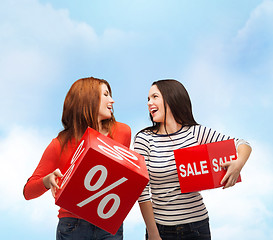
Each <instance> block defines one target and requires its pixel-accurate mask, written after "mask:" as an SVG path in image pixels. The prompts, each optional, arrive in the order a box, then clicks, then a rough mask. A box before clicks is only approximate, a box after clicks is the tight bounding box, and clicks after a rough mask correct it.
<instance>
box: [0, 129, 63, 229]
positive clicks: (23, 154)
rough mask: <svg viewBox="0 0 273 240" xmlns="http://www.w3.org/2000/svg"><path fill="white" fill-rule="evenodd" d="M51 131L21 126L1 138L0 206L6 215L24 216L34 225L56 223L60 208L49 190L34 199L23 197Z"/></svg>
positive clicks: (26, 220) (22, 217)
mask: <svg viewBox="0 0 273 240" xmlns="http://www.w3.org/2000/svg"><path fill="white" fill-rule="evenodd" d="M47 134H48V133H46V132H45V131H39V130H33V129H24V128H22V127H18V126H17V127H16V128H14V129H13V130H12V131H11V132H9V133H8V135H7V136H5V137H4V138H1V139H0V159H1V169H2V171H1V175H0V195H1V196H2V197H1V199H0V210H1V212H2V213H1V214H2V216H3V217H5V218H13V217H16V218H20V219H24V221H25V222H29V223H30V224H31V225H36V224H37V225H39V224H43V225H44V226H46V227H52V224H54V226H55V225H56V224H55V223H56V220H57V209H58V208H57V207H56V206H55V205H54V199H53V197H52V196H51V195H50V194H49V193H46V194H45V195H43V196H42V197H40V198H38V199H34V200H31V201H26V200H25V199H24V197H23V187H24V185H25V183H26V181H27V179H28V178H29V177H30V176H31V174H32V172H33V171H34V169H35V168H36V166H37V164H38V162H39V160H40V158H41V156H42V153H43V151H44V148H45V147H46V146H47V144H48V143H49V141H50V139H49V138H48V137H47Z"/></svg>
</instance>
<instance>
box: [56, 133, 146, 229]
mask: <svg viewBox="0 0 273 240" xmlns="http://www.w3.org/2000/svg"><path fill="white" fill-rule="evenodd" d="M148 181H149V176H148V172H147V168H146V164H145V160H144V157H143V156H141V155H139V154H138V153H136V152H134V151H132V150H130V149H129V148H127V147H125V146H123V145H122V144H120V143H118V142H116V141H114V140H112V139H110V138H108V137H106V136H104V135H102V134H100V133H99V132H97V131H95V130H94V129H92V128H88V129H87V130H86V132H85V134H84V135H83V137H82V139H81V141H80V143H79V145H78V148H77V150H76V151H75V153H74V156H73V157H72V159H71V162H70V163H69V165H68V166H67V168H66V172H65V174H64V177H63V178H62V179H61V182H60V186H61V189H60V190H59V191H58V192H57V194H56V199H55V203H56V205H58V206H60V207H62V208H64V209H66V210H68V211H70V212H72V213H74V214H76V215H78V216H79V217H80V218H83V219H85V220H87V221H89V222H90V223H92V224H94V225H96V226H98V227H100V228H102V229H104V230H106V231H107V232H109V233H111V234H115V233H116V232H117V230H118V229H119V227H120V226H121V224H122V222H123V221H124V219H125V217H126V216H127V214H128V213H129V211H130V210H131V208H132V207H133V205H134V203H135V202H136V200H137V199H138V197H139V196H140V194H141V193H142V191H143V189H144V188H145V186H146V185H147V183H148Z"/></svg>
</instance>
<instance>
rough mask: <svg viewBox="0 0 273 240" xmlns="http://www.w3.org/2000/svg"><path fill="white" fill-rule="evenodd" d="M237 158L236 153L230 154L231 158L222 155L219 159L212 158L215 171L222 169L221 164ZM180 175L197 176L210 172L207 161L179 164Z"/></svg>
mask: <svg viewBox="0 0 273 240" xmlns="http://www.w3.org/2000/svg"><path fill="white" fill-rule="evenodd" d="M235 159H236V156H235V155H230V156H229V158H227V157H220V158H219V160H218V159H217V158H214V159H213V160H212V165H213V168H212V169H213V171H214V172H219V171H221V170H222V167H221V164H223V163H226V162H229V161H233V160H235ZM179 171H180V176H181V177H189V176H197V175H201V174H207V173H209V170H208V165H207V161H206V160H204V161H200V162H193V163H188V164H187V165H186V166H185V165H184V164H180V166H179Z"/></svg>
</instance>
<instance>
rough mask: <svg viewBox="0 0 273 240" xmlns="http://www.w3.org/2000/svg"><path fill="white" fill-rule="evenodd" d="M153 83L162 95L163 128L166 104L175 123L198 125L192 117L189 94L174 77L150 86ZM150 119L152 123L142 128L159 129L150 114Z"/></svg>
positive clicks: (154, 130)
mask: <svg viewBox="0 0 273 240" xmlns="http://www.w3.org/2000/svg"><path fill="white" fill-rule="evenodd" d="M154 85H156V86H157V88H158V90H159V91H160V93H161V94H162V97H163V103H164V110H165V117H164V128H165V130H166V110H167V105H168V106H169V108H170V110H171V112H172V115H173V117H174V119H175V121H176V122H177V123H179V124H181V125H182V126H193V125H198V123H197V122H196V121H195V119H194V117H193V113H192V104H191V100H190V96H189V94H188V92H187V90H186V88H185V87H184V86H183V84H182V83H180V82H179V81H177V80H174V79H164V80H158V81H155V82H153V84H152V86H154ZM150 119H151V121H152V124H153V125H152V126H151V127H148V128H145V129H143V130H150V131H152V132H157V131H159V127H160V123H157V122H154V121H153V118H152V115H151V114H150ZM166 132H167V131H166Z"/></svg>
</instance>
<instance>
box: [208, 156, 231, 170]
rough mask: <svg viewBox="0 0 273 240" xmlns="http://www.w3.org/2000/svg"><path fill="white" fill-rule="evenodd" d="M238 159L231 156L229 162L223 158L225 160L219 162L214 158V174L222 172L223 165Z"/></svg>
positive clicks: (221, 159) (220, 159)
mask: <svg viewBox="0 0 273 240" xmlns="http://www.w3.org/2000/svg"><path fill="white" fill-rule="evenodd" d="M235 159H236V156H235V155H231V156H229V160H228V159H227V157H223V158H221V157H220V158H219V160H218V159H217V158H214V159H213V160H212V165H213V171H214V172H219V171H221V170H222V167H221V164H223V163H226V162H229V161H233V160H235Z"/></svg>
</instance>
